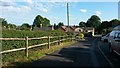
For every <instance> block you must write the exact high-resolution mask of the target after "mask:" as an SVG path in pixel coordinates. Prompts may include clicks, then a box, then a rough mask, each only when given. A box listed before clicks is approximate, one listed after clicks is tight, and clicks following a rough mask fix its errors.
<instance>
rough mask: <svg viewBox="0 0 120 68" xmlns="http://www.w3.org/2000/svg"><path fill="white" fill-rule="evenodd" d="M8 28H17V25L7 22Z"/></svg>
mask: <svg viewBox="0 0 120 68" xmlns="http://www.w3.org/2000/svg"><path fill="white" fill-rule="evenodd" d="M6 27H7V28H9V29H10V28H13V29H16V25H15V24H7V26H6Z"/></svg>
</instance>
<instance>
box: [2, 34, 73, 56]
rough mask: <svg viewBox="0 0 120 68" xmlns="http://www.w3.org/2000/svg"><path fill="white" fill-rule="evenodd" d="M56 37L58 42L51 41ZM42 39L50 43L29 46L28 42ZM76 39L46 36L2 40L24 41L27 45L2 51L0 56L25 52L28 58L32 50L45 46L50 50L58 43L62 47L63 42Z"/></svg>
mask: <svg viewBox="0 0 120 68" xmlns="http://www.w3.org/2000/svg"><path fill="white" fill-rule="evenodd" d="M56 37H57V38H58V40H55V41H53V42H51V41H50V40H51V39H52V38H56ZM61 38H62V39H61ZM40 39H48V42H46V43H42V44H37V45H31V46H29V42H28V41H29V40H40ZM74 39H75V36H68V35H67V36H54V37H51V36H44V37H39V38H28V37H25V38H0V40H1V41H2V40H5V41H7V40H24V41H26V45H25V47H24V48H18V49H12V50H5V51H1V52H0V54H4V53H9V52H14V51H21V50H25V55H26V57H28V51H29V49H30V48H34V47H40V46H43V45H48V49H50V44H53V43H58V45H61V42H62V41H67V40H69V41H73V40H74Z"/></svg>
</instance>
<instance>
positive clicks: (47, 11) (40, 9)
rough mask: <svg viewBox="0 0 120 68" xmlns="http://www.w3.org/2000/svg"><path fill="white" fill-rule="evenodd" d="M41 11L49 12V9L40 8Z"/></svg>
mask: <svg viewBox="0 0 120 68" xmlns="http://www.w3.org/2000/svg"><path fill="white" fill-rule="evenodd" d="M40 11H43V12H46V13H47V12H48V10H47V9H46V8H42V9H40Z"/></svg>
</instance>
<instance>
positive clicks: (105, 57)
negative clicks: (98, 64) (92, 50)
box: [98, 43, 114, 68]
mask: <svg viewBox="0 0 120 68" xmlns="http://www.w3.org/2000/svg"><path fill="white" fill-rule="evenodd" d="M98 49H99V50H100V52H101V53H102V55H103V56H104V57H105V59H106V60H107V61H108V63H109V64H110V66H111V67H112V68H113V67H114V65H113V64H112V63H111V61H110V60H109V59H108V57H107V56H106V55H105V54H104V52H103V51H102V49H101V48H100V45H99V43H98Z"/></svg>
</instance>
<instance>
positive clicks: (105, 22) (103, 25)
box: [101, 21, 112, 29]
mask: <svg viewBox="0 0 120 68" xmlns="http://www.w3.org/2000/svg"><path fill="white" fill-rule="evenodd" d="M101 26H102V29H108V28H109V27H111V26H112V24H111V23H110V22H108V21H102V23H101Z"/></svg>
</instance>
